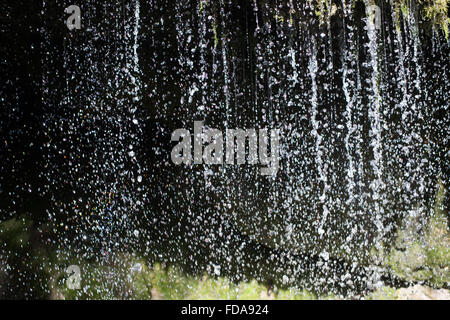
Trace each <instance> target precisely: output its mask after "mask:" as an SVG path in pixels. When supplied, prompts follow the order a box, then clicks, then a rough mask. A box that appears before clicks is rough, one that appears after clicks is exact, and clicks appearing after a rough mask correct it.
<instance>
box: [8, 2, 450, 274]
mask: <svg viewBox="0 0 450 320" xmlns="http://www.w3.org/2000/svg"><path fill="white" fill-rule="evenodd" d="M212 2H213V1H211V3H209V4H208V5H206V4H204V5H203V6H202V7H200V6H199V2H198V1H184V2H178V3H175V2H170V1H169V2H167V1H142V2H141V3H140V6H139V12H138V13H137V11H136V10H137V7H136V2H130V3H128V4H123V2H122V1H109V2H108V3H101V4H100V3H96V2H95V1H87V2H85V3H84V4H83V5H82V6H81V13H82V29H81V30H72V31H69V30H67V28H66V27H65V25H64V19H65V18H67V16H66V15H64V8H65V5H66V3H65V2H63V1H55V2H54V3H52V4H47V5H46V6H45V7H41V6H40V5H38V4H33V5H31V6H30V5H24V4H23V3H22V1H15V2H14V3H13V4H8V6H7V8H6V11H7V14H6V15H5V17H6V18H5V20H6V21H5V23H4V25H2V29H3V30H4V31H6V32H4V33H5V37H6V41H3V45H2V55H3V57H4V59H3V62H2V63H1V71H0V72H1V74H2V78H3V79H5V80H6V81H4V82H3V83H2V86H1V88H0V93H1V97H2V105H3V107H2V110H1V111H0V114H1V118H0V136H1V137H2V139H1V140H2V141H0V213H1V217H0V220H2V221H4V220H7V219H9V218H13V217H17V216H18V215H19V214H22V213H26V214H27V215H28V216H29V218H30V219H31V220H33V221H34V224H35V227H36V228H39V229H45V236H46V237H48V238H49V239H50V240H51V241H52V243H54V244H60V243H65V244H70V247H71V248H73V249H74V250H75V251H79V252H83V254H85V255H86V256H90V257H92V256H95V255H96V253H97V252H99V251H101V250H104V249H105V248H107V249H108V250H109V249H111V250H118V248H120V249H121V250H125V251H126V250H129V251H134V250H139V251H140V252H143V253H145V254H146V255H148V256H149V257H150V259H155V260H157V259H163V260H168V261H174V262H180V261H181V262H182V263H184V264H185V265H186V268H187V269H191V271H201V270H203V269H205V268H206V267H205V266H210V265H211V263H214V264H222V265H223V268H222V269H221V270H222V272H224V273H228V274H237V275H238V276H236V277H243V276H242V275H243V274H246V275H249V277H257V278H258V277H259V278H260V279H265V278H267V277H270V276H268V275H267V274H269V275H270V274H271V272H270V271H267V270H272V269H271V268H277V267H280V266H281V267H282V268H286V270H287V269H289V268H291V269H292V270H293V271H292V273H296V274H298V275H299V277H300V275H301V274H302V271H304V270H306V269H308V268H309V267H307V266H306V264H308V263H311V264H314V263H315V261H316V260H319V258H318V257H319V256H320V257H321V258H320V259H325V260H329V259H330V257H340V258H343V259H346V260H347V261H358V262H361V261H365V260H366V259H367V258H368V253H369V250H370V249H371V248H372V247H373V246H374V245H376V244H377V243H381V242H383V241H384V242H388V241H389V239H390V237H391V236H392V235H393V234H394V232H395V229H396V227H397V224H398V222H399V221H400V220H401V219H402V217H403V216H404V215H405V214H406V213H407V212H408V211H409V210H411V209H416V208H418V207H419V208H422V211H421V215H422V216H423V219H426V216H427V210H428V209H429V208H430V207H431V206H432V203H433V199H434V194H435V185H436V181H437V180H438V178H441V179H443V183H444V184H445V185H446V186H447V187H448V179H447V178H446V177H447V176H448V175H446V171H445V170H448V169H447V167H448V166H446V164H448V158H447V157H448V155H447V153H446V149H445V148H446V145H447V143H448V130H447V127H446V126H445V123H446V121H448V112H446V110H447V106H448V92H449V90H448V89H449V88H448V84H449V81H448V75H447V74H448V72H447V71H448V70H447V69H448V66H449V64H448V53H449V52H448V42H446V41H445V40H444V39H443V38H442V37H439V36H437V35H429V34H428V33H426V32H425V31H424V28H422V21H421V20H420V17H418V16H416V15H414V14H412V15H411V16H410V17H402V19H401V22H400V26H399V27H400V31H397V29H396V25H395V19H394V18H395V17H394V12H393V11H392V8H391V7H389V6H385V7H383V11H382V14H383V20H382V21H383V24H382V26H381V29H380V30H377V31H376V32H375V34H374V35H372V37H371V36H370V34H368V31H367V24H366V21H365V8H364V6H363V5H362V4H357V5H356V7H354V8H352V7H348V8H343V7H341V6H337V7H336V12H335V14H334V15H333V16H331V17H330V19H329V20H327V21H328V22H327V21H325V22H324V23H322V24H321V23H320V21H319V18H318V17H317V16H316V15H315V12H314V8H311V7H309V6H308V4H306V3H303V2H300V1H295V3H294V4H293V5H294V7H290V5H292V4H290V2H289V1H286V3H283V4H282V5H280V7H279V8H273V7H272V5H271V4H268V3H266V2H264V1H258V2H257V4H256V5H255V4H254V3H253V2H252V1H246V0H241V1H232V2H231V1H230V2H227V1H225V2H226V3H225V4H224V5H223V6H220V5H219V4H218V3H215V2H214V3H212ZM297 2H298V3H297ZM414 17H415V18H416V21H414V19H413V18H414ZM417 19H418V20H417ZM135 120H136V121H135ZM196 120H198V121H204V123H205V125H206V126H208V127H210V128H218V129H219V130H222V131H225V129H227V128H232V129H233V128H257V129H258V128H268V129H279V130H280V133H281V134H280V160H279V161H280V169H279V171H278V173H277V175H276V177H274V178H271V177H266V176H262V175H261V174H260V166H259V165H256V166H255V165H249V164H247V163H246V164H244V165H240V166H237V165H224V166H221V165H204V164H201V165H192V166H184V165H181V166H175V165H174V164H173V163H172V162H171V160H170V153H171V150H172V148H173V146H174V145H175V143H174V142H171V133H172V132H173V131H174V130H175V129H177V128H187V129H190V130H191V131H192V128H193V123H194V121H196ZM44 225H45V228H43V227H42V226H44ZM136 231H137V233H136ZM136 234H138V236H136ZM0 249H2V248H0ZM3 249H4V250H5V251H6V249H5V248H3ZM286 252H287V253H286ZM0 253H1V252H0ZM274 253H276V256H277V257H276V258H274V259H275V260H270V259H269V257H271V256H272V255H273V254H274ZM285 254H288V255H289V254H294V255H301V254H306V255H307V256H308V257H310V261H311V262H305V265H302V267H301V268H300V267H295V266H293V265H289V261H285V260H284V256H285ZM0 256H1V255H0ZM287 260H289V259H287ZM292 260H295V259H292ZM249 261H250V262H251V261H253V265H254V264H255V263H256V264H258V263H259V264H260V266H261V268H258V267H255V268H252V267H249V266H248V262H249ZM255 261H256V262H255ZM263 261H265V262H263ZM265 268H267V270H266V269H265ZM296 268H297V269H296ZM299 268H300V269H301V271H300V269H299ZM291 269H289V270H291Z"/></svg>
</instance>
